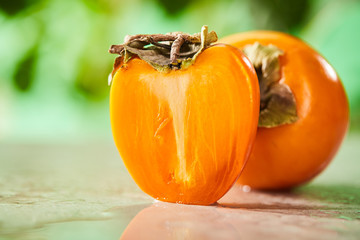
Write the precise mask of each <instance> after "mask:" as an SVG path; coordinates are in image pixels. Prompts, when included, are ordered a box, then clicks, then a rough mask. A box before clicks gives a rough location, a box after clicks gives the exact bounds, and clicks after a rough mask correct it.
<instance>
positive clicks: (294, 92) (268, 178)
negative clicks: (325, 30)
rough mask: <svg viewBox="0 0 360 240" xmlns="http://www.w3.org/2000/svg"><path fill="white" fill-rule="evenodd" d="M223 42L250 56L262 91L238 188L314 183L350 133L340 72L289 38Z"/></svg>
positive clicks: (255, 35) (252, 35)
mask: <svg viewBox="0 0 360 240" xmlns="http://www.w3.org/2000/svg"><path fill="white" fill-rule="evenodd" d="M220 42H222V43H227V44H231V45H233V46H235V47H238V48H239V49H241V50H243V51H244V52H245V53H246V54H247V56H248V57H249V59H250V61H251V62H252V63H253V64H254V67H255V69H256V71H257V74H258V78H259V85H260V99H261V100H260V115H259V116H260V117H259V128H258V131H257V135H256V139H255V143H254V147H253V150H252V153H251V154H250V158H249V161H248V163H247V165H246V167H245V169H244V171H243V173H242V175H241V176H240V178H239V180H238V183H240V184H243V185H249V186H251V187H252V188H256V189H272V190H274V189H285V188H291V187H294V186H298V185H300V184H303V183H305V182H308V181H309V180H311V179H313V178H314V177H315V176H316V175H317V174H319V173H320V172H321V171H322V170H323V169H324V168H325V167H326V166H327V165H328V164H329V162H330V161H331V159H332V158H333V157H334V155H335V153H336V152H337V150H338V148H339V146H340V144H341V142H342V140H343V138H344V135H345V133H346V131H347V128H348V118H349V107H348V101H347V97H346V94H345V91H344V88H343V86H342V84H341V81H340V79H339V77H338V75H337V74H336V72H335V70H334V69H333V68H332V67H331V66H330V65H329V63H328V62H327V61H326V60H325V59H324V58H323V57H322V56H321V55H319V53H317V52H316V51H315V50H314V49H312V48H311V47H309V46H308V45H307V44H305V43H304V42H303V41H301V40H300V39H297V38H295V37H292V36H290V35H287V34H284V33H279V32H273V31H254V32H247V33H239V34H235V35H231V36H228V37H225V38H223V39H222V40H220Z"/></svg>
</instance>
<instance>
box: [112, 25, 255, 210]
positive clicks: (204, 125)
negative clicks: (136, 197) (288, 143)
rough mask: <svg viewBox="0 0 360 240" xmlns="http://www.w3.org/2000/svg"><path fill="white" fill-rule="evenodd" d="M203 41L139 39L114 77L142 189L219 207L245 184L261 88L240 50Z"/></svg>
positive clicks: (118, 48) (122, 133) (119, 135)
mask: <svg viewBox="0 0 360 240" xmlns="http://www.w3.org/2000/svg"><path fill="white" fill-rule="evenodd" d="M216 40H217V37H216V34H215V33H214V32H209V33H208V31H207V27H203V29H202V32H201V34H195V35H188V34H184V33H179V32H176V33H170V34H165V35H159V34H155V35H135V36H128V37H126V38H125V43H124V44H122V45H113V46H111V48H110V50H109V51H110V52H111V53H118V54H120V57H118V58H117V60H116V61H115V65H114V70H113V73H112V75H111V77H110V81H111V90H110V119H111V126H112V132H113V137H114V140H115V144H116V146H117V148H118V150H119V152H120V155H121V157H122V159H123V161H124V163H125V166H126V167H127V169H128V171H129V172H130V174H131V176H132V177H133V179H134V180H135V182H136V183H137V184H138V186H139V187H140V188H141V189H142V190H143V191H144V192H145V193H147V194H149V195H151V196H152V197H154V198H155V199H158V200H161V201H166V202H176V203H185V204H202V205H207V204H212V203H214V202H216V201H217V200H218V199H220V198H221V197H222V196H223V195H224V194H225V193H226V192H227V191H228V190H229V188H230V187H231V186H232V185H233V184H234V182H235V181H236V179H237V178H238V177H239V175H240V173H241V171H242V168H243V166H244V164H245V162H246V160H247V158H248V156H249V154H250V148H251V146H252V143H253V140H254V138H255V134H256V129H257V121H258V114H259V111H258V109H259V104H260V103H259V101H260V99H259V86H258V81H257V76H256V73H255V70H254V68H253V66H252V65H251V63H250V61H249V60H248V58H247V57H246V56H245V55H244V54H243V53H242V52H241V51H240V50H239V49H237V48H235V47H232V46H229V45H225V44H218V45H216V44H215V45H211V43H212V42H214V41H216Z"/></svg>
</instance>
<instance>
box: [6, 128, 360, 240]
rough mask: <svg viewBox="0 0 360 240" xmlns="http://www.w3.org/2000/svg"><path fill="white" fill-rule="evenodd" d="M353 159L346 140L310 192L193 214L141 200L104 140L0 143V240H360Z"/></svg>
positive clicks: (234, 194)
mask: <svg viewBox="0 0 360 240" xmlns="http://www.w3.org/2000/svg"><path fill="white" fill-rule="evenodd" d="M359 160H360V136H358V135H350V136H348V137H347V139H346V140H345V142H344V144H343V146H342V148H341V150H340V152H339V153H338V155H337V157H336V158H335V159H334V161H333V162H332V163H331V165H330V166H329V167H328V168H327V169H326V170H325V171H324V173H322V174H321V175H320V176H319V177H317V178H316V179H315V180H314V181H313V182H311V183H310V184H307V185H305V186H303V187H300V188H297V189H294V190H293V191H288V192H260V191H254V190H250V189H249V188H247V187H242V186H235V187H233V188H232V189H231V190H230V191H229V192H228V193H227V194H226V195H225V196H224V197H223V198H222V199H221V200H219V201H218V203H217V204H214V205H212V206H192V205H178V204H171V203H163V202H158V201H154V200H153V199H152V198H150V197H148V196H147V195H146V194H144V193H142V191H141V190H140V189H139V188H138V187H137V186H136V185H135V183H134V182H133V180H132V179H131V177H130V176H129V174H128V172H127V171H126V169H125V167H124V165H123V163H122V161H121V158H120V157H119V155H118V152H117V150H116V148H115V147H114V145H113V144H112V143H111V142H110V143H94V142H87V143H57V144H56V143H46V144H44V143H23V144H21V143H18V142H16V143H5V142H0V239H1V240H5V239H6V240H7V239H19V240H20V239H21V240H35V239H36V240H38V239H40V240H47V239H49V240H65V239H67V240H68V239H76V240H81V239H84V240H85V239H86V240H92V239H94V240H95V239H102V240H107V239H109V240H112V239H174V240H178V239H186V240H188V239H196V240H198V239H360V161H359Z"/></svg>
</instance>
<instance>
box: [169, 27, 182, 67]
mask: <svg viewBox="0 0 360 240" xmlns="http://www.w3.org/2000/svg"><path fill="white" fill-rule="evenodd" d="M184 42H185V39H184V37H183V36H182V35H181V34H178V35H177V38H176V39H175V41H174V42H173V44H172V45H171V51H170V61H171V63H172V64H174V63H177V57H178V56H179V53H180V48H181V46H182V45H183V43H184Z"/></svg>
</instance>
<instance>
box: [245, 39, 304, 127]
mask: <svg viewBox="0 0 360 240" xmlns="http://www.w3.org/2000/svg"><path fill="white" fill-rule="evenodd" d="M243 52H244V53H245V55H247V57H248V58H249V59H250V61H251V62H252V64H253V65H254V68H255V70H256V74H257V76H258V80H259V86H260V114H259V122H258V126H259V127H266V128H272V127H277V126H280V125H284V124H291V123H294V122H296V121H297V119H298V115H297V111H296V101H295V97H294V94H293V92H292V91H291V89H290V88H289V86H288V85H286V84H285V83H281V82H279V81H280V79H281V68H280V62H279V57H280V56H281V55H284V52H283V51H282V50H281V49H279V48H278V47H276V46H274V45H267V46H264V45H261V44H260V43H258V42H256V43H254V44H250V45H246V46H245V47H244V49H243Z"/></svg>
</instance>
